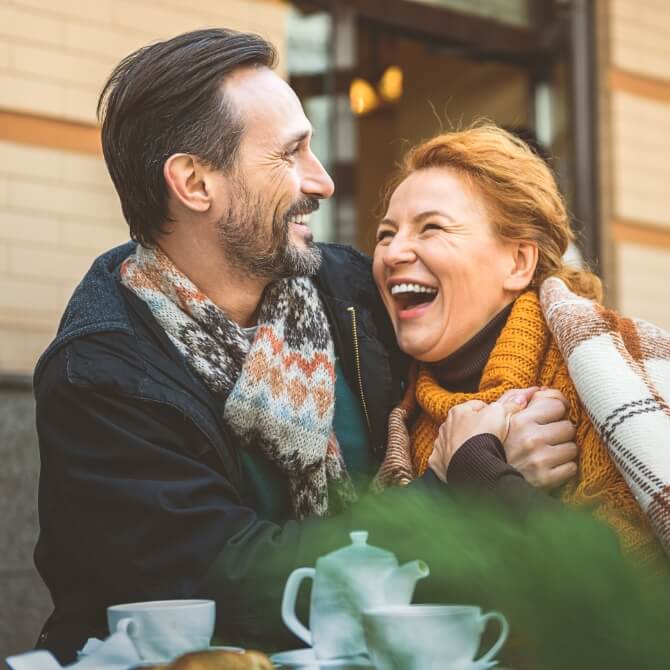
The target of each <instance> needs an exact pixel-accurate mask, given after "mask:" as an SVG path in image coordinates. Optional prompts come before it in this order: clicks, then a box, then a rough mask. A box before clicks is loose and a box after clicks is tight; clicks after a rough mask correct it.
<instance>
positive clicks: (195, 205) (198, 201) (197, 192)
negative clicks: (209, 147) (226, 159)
mask: <svg viewBox="0 0 670 670" xmlns="http://www.w3.org/2000/svg"><path fill="white" fill-rule="evenodd" d="M163 176H164V178H165V183H166V184H167V186H168V189H169V191H170V193H171V194H172V195H173V196H174V197H175V198H177V200H178V201H179V202H180V203H181V204H182V205H183V206H184V207H187V208H188V209H190V210H191V211H193V212H206V211H207V210H208V209H209V208H210V207H211V205H212V197H211V196H212V194H211V192H210V188H209V186H210V185H209V183H208V182H209V172H208V170H207V168H205V166H204V165H202V164H201V163H199V162H198V161H197V160H196V159H195V158H194V157H193V156H191V155H190V154H172V156H170V157H169V158H168V159H167V160H166V161H165V165H164V166H163Z"/></svg>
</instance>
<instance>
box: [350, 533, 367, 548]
mask: <svg viewBox="0 0 670 670" xmlns="http://www.w3.org/2000/svg"><path fill="white" fill-rule="evenodd" d="M349 537H350V538H351V542H352V544H359V545H360V544H366V543H367V541H368V531H367V530H354V531H352V532H351V533H349Z"/></svg>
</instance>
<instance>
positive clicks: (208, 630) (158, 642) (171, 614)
mask: <svg viewBox="0 0 670 670" xmlns="http://www.w3.org/2000/svg"><path fill="white" fill-rule="evenodd" d="M215 615H216V608H215V605H214V601H213V600H154V601H149V602H143V603H127V604H125V605H113V606H112V607H108V608H107V624H108V626H109V632H110V633H116V632H117V631H124V632H125V633H126V634H127V635H128V637H129V638H130V639H131V640H132V642H133V644H134V645H135V648H136V649H137V653H138V654H139V655H140V658H142V659H143V660H147V661H171V660H172V659H173V658H175V656H179V655H180V654H185V653H186V652H189V651H196V650H198V649H207V648H208V647H209V644H210V642H211V640H212V635H213V634H214V623H215Z"/></svg>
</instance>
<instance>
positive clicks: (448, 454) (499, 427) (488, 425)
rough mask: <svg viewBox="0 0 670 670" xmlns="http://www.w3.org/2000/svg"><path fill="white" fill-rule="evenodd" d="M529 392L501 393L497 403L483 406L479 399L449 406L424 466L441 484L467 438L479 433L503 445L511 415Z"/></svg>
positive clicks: (521, 407) (524, 405) (517, 410)
mask: <svg viewBox="0 0 670 670" xmlns="http://www.w3.org/2000/svg"><path fill="white" fill-rule="evenodd" d="M529 395H530V394H529V393H525V392H523V391H520V392H519V391H518V392H516V393H513V394H510V393H508V394H505V397H504V398H501V399H500V400H498V401H497V402H493V403H491V404H490V405H487V404H486V403H485V402H483V401H481V400H469V401H468V402H464V403H463V404H461V405H456V407H452V408H451V409H450V410H449V413H448V414H447V419H446V421H445V422H444V423H443V424H442V425H441V426H440V432H439V433H438V436H437V439H436V440H435V444H434V446H433V453H432V454H431V455H430V458H429V459H428V466H429V467H430V469H431V470H433V472H434V473H435V474H436V475H437V476H438V477H439V478H440V479H441V480H442V481H443V482H446V481H447V468H448V467H449V463H450V462H451V459H452V457H453V455H454V454H455V453H456V451H458V449H459V448H460V447H461V446H462V445H463V444H465V442H467V441H468V440H469V439H470V438H471V437H474V436H475V435H481V434H483V433H491V434H492V435H495V436H496V437H497V438H498V439H499V440H500V441H501V442H504V440H505V437H506V436H507V433H508V431H509V427H510V423H511V419H512V418H513V415H514V414H515V413H517V412H519V411H521V410H522V409H523V408H524V407H526V405H527V402H528V396H529Z"/></svg>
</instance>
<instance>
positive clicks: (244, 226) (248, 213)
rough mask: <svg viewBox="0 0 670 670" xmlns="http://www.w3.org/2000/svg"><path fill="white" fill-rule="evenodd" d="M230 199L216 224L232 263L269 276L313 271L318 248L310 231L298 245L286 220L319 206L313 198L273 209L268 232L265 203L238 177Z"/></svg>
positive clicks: (257, 273) (288, 275) (246, 269)
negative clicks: (232, 196) (225, 211)
mask: <svg viewBox="0 0 670 670" xmlns="http://www.w3.org/2000/svg"><path fill="white" fill-rule="evenodd" d="M233 200H234V201H233V204H232V205H231V206H230V208H229V210H228V212H227V214H226V215H225V216H223V217H222V218H221V220H220V221H219V224H218V230H219V240H220V242H221V246H222V247H223V249H224V252H225V254H226V259H227V260H228V262H229V263H230V264H231V265H232V266H233V267H235V268H237V269H238V270H242V271H244V272H246V273H249V274H251V275H253V276H255V277H261V278H264V279H270V280H276V279H284V278H286V277H307V276H310V275H313V274H316V272H317V271H318V269H319V266H320V265H321V250H320V249H319V247H317V246H316V244H315V243H314V241H313V239H312V237H311V235H310V236H309V237H308V238H304V242H305V248H302V249H300V248H298V247H296V246H295V245H294V244H293V243H292V242H291V239H290V237H289V220H290V219H291V218H293V217H295V216H296V215H298V214H308V213H309V212H314V211H316V210H317V209H319V201H318V200H317V199H316V198H309V197H307V198H302V199H301V200H299V201H298V202H296V203H295V204H294V205H292V206H291V207H290V208H289V209H288V210H287V211H286V212H285V213H284V214H283V215H280V214H279V213H278V212H277V211H275V212H274V214H273V216H272V228H271V230H270V232H269V233H267V232H266V226H267V223H266V221H267V216H268V213H267V206H266V205H265V206H264V204H263V201H262V199H261V197H260V195H257V196H255V197H254V196H252V194H251V193H250V191H249V189H248V188H247V186H246V184H244V183H243V182H241V181H238V183H237V186H236V188H235V195H234V198H233Z"/></svg>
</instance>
